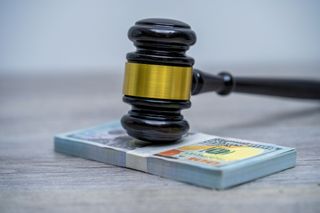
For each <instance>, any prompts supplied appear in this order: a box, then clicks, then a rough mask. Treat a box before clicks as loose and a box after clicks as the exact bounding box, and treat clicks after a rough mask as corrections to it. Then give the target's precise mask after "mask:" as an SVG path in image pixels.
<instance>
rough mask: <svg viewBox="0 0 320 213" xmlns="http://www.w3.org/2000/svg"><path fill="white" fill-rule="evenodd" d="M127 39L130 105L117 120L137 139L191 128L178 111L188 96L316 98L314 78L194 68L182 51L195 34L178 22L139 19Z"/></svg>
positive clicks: (319, 85) (165, 138)
mask: <svg viewBox="0 0 320 213" xmlns="http://www.w3.org/2000/svg"><path fill="white" fill-rule="evenodd" d="M128 37H129V39H130V40H131V41H132V42H133V43H134V45H135V46H136V48H137V49H136V51H135V52H130V53H128V54H127V63H126V65H125V75H124V82H123V95H124V96H123V101H124V102H125V103H128V104H130V105H131V106H132V108H131V110H130V111H129V112H128V113H127V114H126V115H124V116H123V117H122V118H121V124H122V127H123V128H124V129H125V130H126V132H127V133H128V134H129V135H130V136H132V137H134V138H136V139H139V140H143V141H149V142H153V143H159V142H160V143H171V142H175V141H178V140H180V139H181V138H182V137H183V136H184V135H185V134H186V133H187V132H188V130H189V124H188V122H187V121H186V120H185V119H184V117H183V116H182V115H181V110H183V109H187V108H190V107H191V102H190V96H191V95H198V94H201V93H205V92H211V91H213V92H216V93H217V94H219V95H228V94H230V93H231V92H239V93H251V94H261V95H270V96H280V97H288V98H299V99H318V100H319V99H320V81H316V80H301V79H275V78H249V77H233V76H232V75H231V74H230V73H228V72H221V73H219V74H218V75H212V74H209V73H205V72H202V71H200V70H198V69H194V68H193V65H194V59H193V58H192V57H190V56H187V55H186V51H187V50H188V49H189V47H190V46H191V45H193V44H195V42H196V34H195V32H194V31H193V30H192V29H191V27H190V26H189V25H188V24H186V23H184V22H181V21H177V20H172V19H155V18H150V19H143V20H140V21H137V22H136V23H135V25H134V26H132V27H131V28H130V29H129V31H128Z"/></svg>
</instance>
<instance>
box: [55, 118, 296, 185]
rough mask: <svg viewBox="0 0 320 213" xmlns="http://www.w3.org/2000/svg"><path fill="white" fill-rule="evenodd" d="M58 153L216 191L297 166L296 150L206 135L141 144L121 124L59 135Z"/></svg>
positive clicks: (56, 141) (200, 134)
mask: <svg viewBox="0 0 320 213" xmlns="http://www.w3.org/2000/svg"><path fill="white" fill-rule="evenodd" d="M54 143H55V150H56V151H57V152H61V153H64V154H68V155H72V156H79V157H82V158H86V159H90V160H95V161H99V162H103V163H108V164H113V165H116V166H122V167H127V168H132V169H136V170H140V171H143V172H147V173H151V174H154V175H159V176H161V177H167V178H170V179H174V180H178V181H183V182H186V183H190V184H194V185H198V186H203V187H208V188H216V189H224V188H228V187H231V186H234V185H237V184H241V183H244V182H247V181H250V180H254V179H256V178H259V177H263V176H266V175H269V174H272V173H275V172H278V171H281V170H284V169H287V168H290V167H293V166H294V165H295V163H296V151H295V149H293V148H289V147H283V146H278V145H274V144H266V143H258V142H253V141H246V140H241V139H234V138H222V137H218V136H214V135H208V134H203V133H188V134H187V135H186V136H185V137H184V138H183V139H182V140H180V141H178V142H176V143H174V144H167V145H159V144H156V145H155V144H151V143H148V142H144V141H139V140H136V139H134V138H132V137H130V136H128V135H126V133H125V131H124V130H123V129H122V128H121V126H120V123H119V122H112V123H106V124H103V125H100V126H97V127H93V128H88V129H84V130H78V131H74V132H69V133H64V134H60V135H57V136H56V137H55V140H54Z"/></svg>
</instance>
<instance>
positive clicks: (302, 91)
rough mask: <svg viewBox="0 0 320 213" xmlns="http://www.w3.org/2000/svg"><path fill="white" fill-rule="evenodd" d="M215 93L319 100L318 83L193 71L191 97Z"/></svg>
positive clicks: (319, 90)
mask: <svg viewBox="0 0 320 213" xmlns="http://www.w3.org/2000/svg"><path fill="white" fill-rule="evenodd" d="M211 91H215V92H217V93H218V94H220V95H227V94H229V93H231V92H239V93H249V94H257V95H270V96H279V97H288V98H299V99H318V100H320V81H319V80H318V81H317V80H299V79H277V78H250V77H233V76H232V75H231V74H229V73H227V72H221V73H219V74H218V75H212V74H208V73H204V72H202V71H200V70H197V69H194V70H193V81H192V95H197V94H201V93H205V92H211Z"/></svg>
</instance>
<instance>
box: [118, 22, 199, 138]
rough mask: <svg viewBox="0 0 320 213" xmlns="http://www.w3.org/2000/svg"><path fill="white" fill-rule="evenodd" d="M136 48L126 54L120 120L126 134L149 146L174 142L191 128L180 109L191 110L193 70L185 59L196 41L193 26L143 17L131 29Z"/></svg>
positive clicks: (187, 58)
mask: <svg viewBox="0 0 320 213" xmlns="http://www.w3.org/2000/svg"><path fill="white" fill-rule="evenodd" d="M128 37H129V39H130V40H131V41H132V42H133V43H134V45H135V46H136V48H137V50H136V51H135V52H131V53H128V54H127V60H128V62H127V63H126V66H125V76H124V83H123V95H124V96H123V101H124V102H126V103H128V104H130V105H132V109H131V110H130V111H129V112H128V114H126V115H124V116H123V117H122V119H121V124H122V126H123V128H124V129H125V130H126V131H127V133H128V134H129V135H130V136H132V137H134V138H137V139H140V140H144V141H150V142H173V141H177V140H179V139H180V138H181V137H182V136H183V135H184V134H186V133H187V132H188V130H189V124H188V122H187V121H186V120H184V118H183V116H182V115H181V110H182V109H186V108H189V107H190V106H191V102H190V100H189V99H190V93H191V86H192V66H193V64H194V59H193V58H191V57H189V56H186V54H185V52H186V51H187V50H188V49H189V46H191V45H193V44H194V43H195V42H196V35H195V33H194V31H192V30H191V28H190V26H189V25H187V24H185V23H183V22H180V21H176V20H171V19H143V20H140V21H138V22H136V23H135V25H134V26H132V27H131V28H130V29H129V32H128Z"/></svg>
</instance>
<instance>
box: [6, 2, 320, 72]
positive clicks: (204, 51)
mask: <svg viewBox="0 0 320 213" xmlns="http://www.w3.org/2000/svg"><path fill="white" fill-rule="evenodd" d="M319 9H320V1H317V0H282V1H278V0H268V1H266V0H262V1H254V0H243V1H231V0H223V1H222V0H221V1H215V0H198V1H190V0H184V1H175V0H161V1H150V0H136V1H127V0H126V1H125V0H108V1H107V0H105V1H102V0H55V1H40V0H1V1H0V72H9V73H39V72H41V73H49V72H55V73H56V72H77V73H79V72H93V71H98V72H117V73H118V72H122V70H123V64H124V62H125V55H126V53H127V52H129V51H132V50H134V47H133V45H132V43H131V42H130V41H129V40H128V39H127V31H128V29H129V27H130V26H132V25H133V24H134V22H135V21H137V20H139V19H142V18H149V17H161V18H173V19H178V20H182V21H184V22H186V23H188V24H190V25H191V26H192V28H193V29H194V31H195V32H196V33H197V37H198V41H197V43H196V45H195V46H194V47H192V48H191V50H190V51H189V52H188V54H189V55H190V56H192V57H194V58H195V59H196V66H197V67H200V68H208V67H210V68H211V67H213V66H214V67H215V68H216V69H228V68H229V67H231V66H233V65H250V64H251V65H252V64H259V65H268V66H269V65H277V64H286V65H288V64H291V65H303V66H304V68H305V66H306V65H311V64H313V65H314V64H318V63H320V21H319V20H320V13H319Z"/></svg>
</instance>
